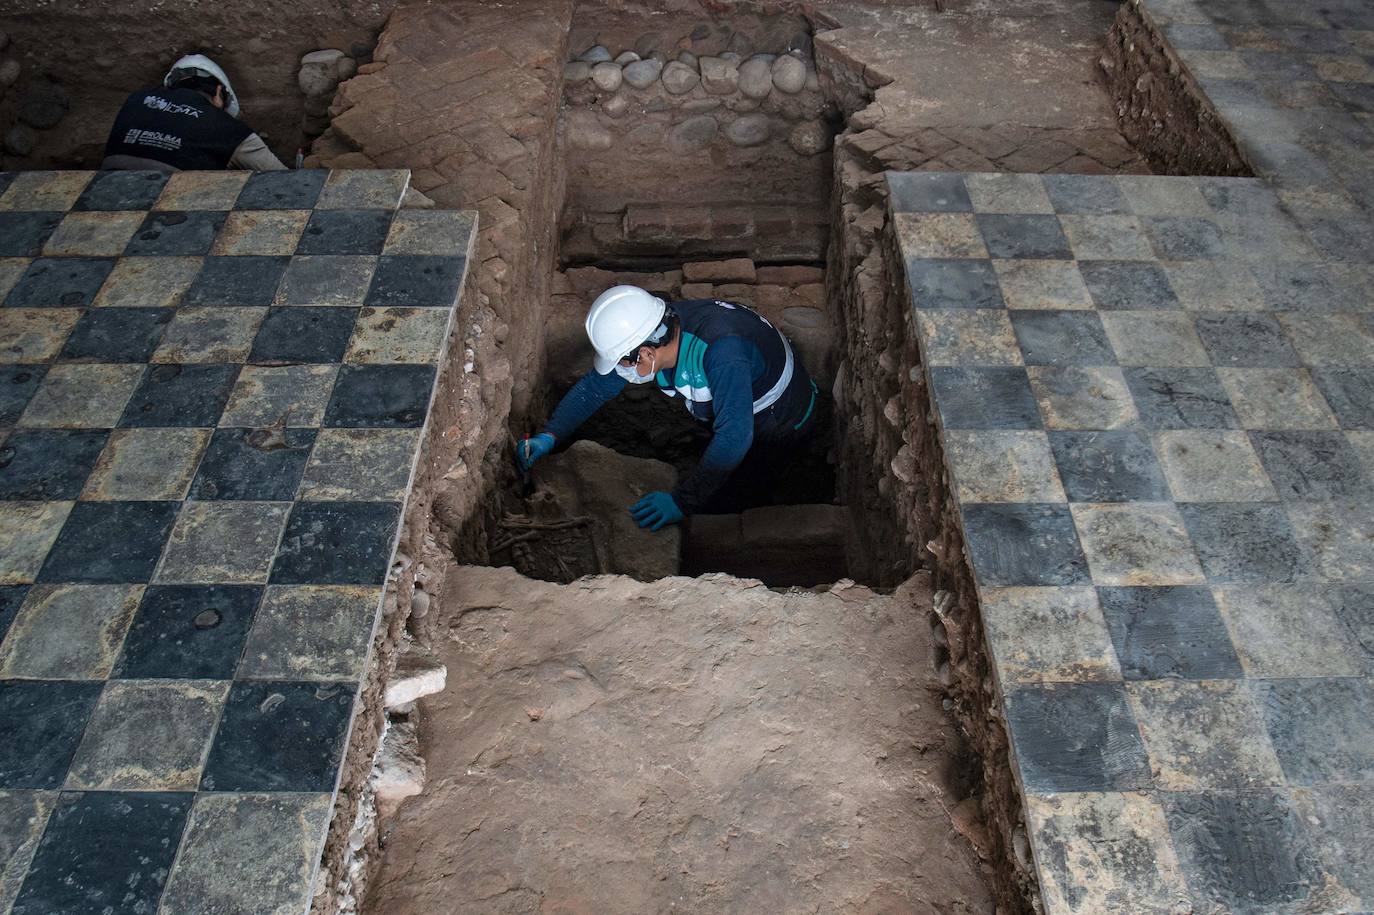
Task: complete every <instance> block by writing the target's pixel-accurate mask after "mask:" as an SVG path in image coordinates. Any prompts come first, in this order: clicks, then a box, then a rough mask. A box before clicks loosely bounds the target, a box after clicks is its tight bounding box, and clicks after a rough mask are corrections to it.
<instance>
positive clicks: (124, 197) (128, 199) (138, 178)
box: [72, 171, 169, 211]
mask: <svg viewBox="0 0 1374 915" xmlns="http://www.w3.org/2000/svg"><path fill="white" fill-rule="evenodd" d="M168 177H169V176H168V175H165V174H163V173H162V172H159V171H109V172H97V173H96V175H95V177H94V178H92V179H91V181H90V183H89V184H87V185H86V189H85V190H83V191H82V192H81V196H80V197H78V198H77V199H76V203H74V204H73V205H72V209H73V210H76V211H99V210H147V209H151V208H152V206H153V204H154V203H156V202H157V198H158V197H159V196H160V195H161V194H162V189H163V188H164V187H165V186H166V185H167V178H168Z"/></svg>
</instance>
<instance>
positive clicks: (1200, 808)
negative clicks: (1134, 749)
mask: <svg viewBox="0 0 1374 915" xmlns="http://www.w3.org/2000/svg"><path fill="white" fill-rule="evenodd" d="M1161 800H1162V801H1163V804H1164V815H1165V818H1166V820H1167V821H1168V824H1169V832H1170V833H1171V834H1172V835H1173V839H1174V848H1175V850H1176V851H1177V853H1178V860H1179V865H1180V866H1181V867H1182V870H1183V875H1184V878H1185V879H1186V880H1187V881H1188V888H1189V889H1190V890H1191V891H1192V895H1193V901H1194V906H1195V908H1194V911H1207V912H1229V913H1234V915H1270V913H1274V912H1289V911H1300V910H1303V907H1302V906H1301V905H1300V903H1301V902H1302V901H1303V900H1305V899H1307V898H1308V897H1309V896H1311V895H1312V894H1314V893H1315V892H1316V891H1317V890H1318V889H1319V888H1320V886H1321V883H1322V880H1321V874H1320V869H1319V867H1318V866H1317V861H1316V857H1315V855H1314V854H1313V853H1312V850H1311V847H1310V845H1309V843H1308V841H1307V838H1306V836H1305V835H1304V834H1303V831H1302V827H1301V824H1300V823H1299V822H1298V820H1297V817H1295V816H1294V814H1293V811H1292V808H1291V806H1290V804H1289V802H1288V800H1287V798H1285V797H1284V795H1283V794H1281V793H1280V792H1278V791H1274V790H1271V789H1259V790H1255V791H1239V792H1222V791H1217V792H1206V793H1177V794H1173V793H1164V794H1162V795H1161Z"/></svg>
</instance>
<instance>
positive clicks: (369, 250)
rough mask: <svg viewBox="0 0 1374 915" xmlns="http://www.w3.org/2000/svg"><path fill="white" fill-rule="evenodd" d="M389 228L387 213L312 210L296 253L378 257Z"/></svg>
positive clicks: (379, 211) (388, 213)
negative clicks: (375, 255) (371, 255)
mask: <svg viewBox="0 0 1374 915" xmlns="http://www.w3.org/2000/svg"><path fill="white" fill-rule="evenodd" d="M390 229H391V211H390V210H316V211H315V212H313V213H311V214H310V221H309V222H308V223H306V225H305V231H304V232H302V233H301V238H300V241H299V242H297V244H296V253H297V254H381V253H382V247H383V246H384V245H385V244H386V236H387V232H388V231H389V230H390Z"/></svg>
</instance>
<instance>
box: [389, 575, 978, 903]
mask: <svg viewBox="0 0 1374 915" xmlns="http://www.w3.org/2000/svg"><path fill="white" fill-rule="evenodd" d="M448 580H449V582H450V584H449V586H448V587H447V588H446V589H445V591H444V594H443V596H442V599H441V601H440V605H441V607H442V608H443V609H442V611H441V615H440V617H439V619H438V620H437V632H438V640H437V641H438V644H437V645H436V651H437V653H438V655H439V657H440V659H441V660H442V661H443V662H444V663H445V664H446V665H447V667H448V685H447V688H446V689H445V690H444V691H443V692H442V693H441V694H438V695H435V696H433V697H431V698H429V699H427V700H426V702H425V704H424V707H423V710H422V719H421V725H420V736H421V741H422V743H423V745H424V747H425V756H426V760H427V766H428V780H429V787H428V788H427V790H426V792H425V793H424V795H423V796H421V797H419V798H416V799H415V800H413V801H411V802H409V803H407V804H406V805H405V806H403V807H402V809H401V811H400V813H399V815H398V816H397V818H396V819H395V820H394V821H393V823H392V824H391V825H390V826H389V839H388V847H387V855H386V859H385V862H384V863H383V865H382V867H381V870H380V872H379V873H378V875H377V876H376V878H375V879H374V880H373V883H372V892H371V895H370V898H369V903H368V909H369V910H370V911H372V912H378V913H381V912H385V913H388V915H411V913H415V915H420V913H425V915H429V913H436V912H489V913H507V912H509V913H515V912H535V911H538V912H564V913H572V912H588V913H591V912H596V913H602V915H612V913H622V912H623V913H644V912H674V911H681V912H770V913H791V912H839V911H844V912H872V913H877V912H920V913H927V912H929V913H936V912H939V913H991V912H992V911H993V908H994V907H993V903H992V900H991V896H990V894H989V892H988V890H987V888H986V886H985V884H984V879H983V876H982V874H981V873H980V865H979V862H978V858H977V855H976V854H975V853H974V851H973V848H972V847H971V846H970V845H969V844H968V843H967V842H966V841H965V840H964V839H963V838H962V837H961V836H960V835H959V834H958V832H956V831H955V830H954V829H951V825H950V824H951V819H953V821H954V822H955V823H956V824H959V823H961V822H966V823H968V821H969V819H970V818H969V816H968V814H969V811H970V805H961V804H960V798H959V796H958V787H959V782H960V777H959V774H958V773H957V772H954V771H951V768H950V760H951V758H952V757H956V756H957V755H958V754H959V753H960V752H961V741H960V738H959V735H958V733H957V731H956V730H955V728H954V726H953V724H952V723H951V721H950V719H949V718H948V716H947V715H946V714H945V712H944V711H943V710H942V708H941V699H940V686H939V684H938V683H933V682H931V681H930V680H929V679H928V678H927V677H928V675H927V673H926V671H929V670H930V669H931V663H930V657H931V651H932V637H931V630H930V627H929V625H928V623H927V615H928V613H929V611H930V606H931V597H932V595H931V591H930V580H929V576H927V575H924V574H922V575H917V576H915V577H914V578H912V579H911V580H910V581H908V582H906V583H904V584H903V585H902V586H901V587H900V588H898V589H897V590H896V591H895V592H894V593H893V594H890V595H882V594H877V593H875V592H873V591H871V590H869V589H867V588H864V587H861V586H857V585H853V584H852V583H846V582H841V583H838V584H836V585H835V586H834V587H832V588H831V589H830V590H829V591H827V592H825V593H813V592H805V591H797V592H792V593H778V592H776V591H772V590H769V589H768V588H766V587H764V586H763V585H762V584H760V583H759V582H757V581H749V580H741V579H734V578H729V577H727V576H723V575H708V576H704V577H701V578H695V579H689V578H668V579H663V580H660V581H657V582H651V583H641V582H638V581H634V580H631V579H627V578H623V577H619V576H603V577H596V578H587V579H582V580H580V581H578V582H576V583H574V584H573V585H571V586H558V585H553V584H547V583H544V582H536V581H532V580H530V579H526V578H523V577H521V576H520V575H518V574H516V573H515V572H513V571H512V570H510V569H495V568H483V567H464V568H461V569H457V570H455V574H453V575H450V576H449V578H448ZM968 828H970V829H976V828H977V827H976V825H973V824H972V823H968Z"/></svg>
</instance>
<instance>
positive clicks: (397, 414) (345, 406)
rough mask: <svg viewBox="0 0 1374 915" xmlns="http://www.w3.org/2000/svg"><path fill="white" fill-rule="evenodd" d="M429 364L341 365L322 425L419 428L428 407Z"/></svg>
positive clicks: (431, 372) (430, 388) (431, 376)
mask: <svg viewBox="0 0 1374 915" xmlns="http://www.w3.org/2000/svg"><path fill="white" fill-rule="evenodd" d="M434 375H435V368H434V366H430V365H344V366H340V368H339V377H338V380H336V381H335V382H334V391H333V394H332V395H331V396H330V399H329V406H328V407H327V408H326V409H325V415H324V424H325V425H326V426H336V427H349V428H364V427H365V428H392V427H400V428H411V429H414V428H419V427H420V426H422V425H424V422H425V414H426V412H427V411H428V410H429V398H430V394H431V392H432V391H433V389H434Z"/></svg>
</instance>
